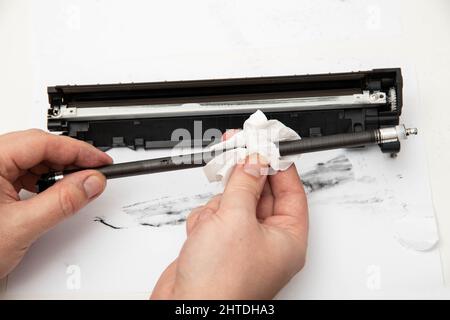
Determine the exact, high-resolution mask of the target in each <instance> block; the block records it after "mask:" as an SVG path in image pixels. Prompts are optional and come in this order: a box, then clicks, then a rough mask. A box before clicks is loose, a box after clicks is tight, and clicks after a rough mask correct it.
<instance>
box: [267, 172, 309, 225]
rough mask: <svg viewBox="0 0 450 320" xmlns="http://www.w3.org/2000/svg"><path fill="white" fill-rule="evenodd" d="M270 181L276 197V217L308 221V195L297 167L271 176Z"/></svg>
mask: <svg viewBox="0 0 450 320" xmlns="http://www.w3.org/2000/svg"><path fill="white" fill-rule="evenodd" d="M269 181H270V186H271V187H272V193H273V196H274V215H286V216H292V217H295V218H299V219H302V220H306V219H307V213H308V210H307V209H308V208H307V200H306V194H305V189H304V188H303V184H302V182H301V180H300V177H299V175H298V172H297V169H296V167H295V165H292V166H291V167H290V168H289V169H287V170H286V171H279V172H277V174H275V175H272V176H270V177H269Z"/></svg>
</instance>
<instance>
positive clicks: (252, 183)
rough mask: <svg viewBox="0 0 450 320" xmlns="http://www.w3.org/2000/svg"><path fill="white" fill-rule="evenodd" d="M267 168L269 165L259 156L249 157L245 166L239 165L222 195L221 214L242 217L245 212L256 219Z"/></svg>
mask: <svg viewBox="0 0 450 320" xmlns="http://www.w3.org/2000/svg"><path fill="white" fill-rule="evenodd" d="M267 168H268V167H267V163H266V162H265V161H264V160H263V159H262V158H261V157H259V156H257V155H252V156H249V157H248V158H247V159H246V161H245V163H244V164H237V165H236V167H235V168H234V170H233V172H232V174H231V176H230V179H229V180H228V183H227V185H226V187H225V191H224V193H223V195H222V199H221V202H220V210H219V213H221V212H222V213H224V214H228V213H232V214H233V213H235V214H239V215H242V212H245V213H246V214H249V215H254V216H255V217H256V207H257V205H258V201H259V198H260V196H261V192H262V190H263V188H264V183H265V182H266V177H267V176H266V173H267Z"/></svg>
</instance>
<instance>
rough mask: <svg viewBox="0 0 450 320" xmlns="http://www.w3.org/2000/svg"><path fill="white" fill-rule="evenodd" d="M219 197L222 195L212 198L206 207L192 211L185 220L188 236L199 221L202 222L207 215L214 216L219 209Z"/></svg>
mask: <svg viewBox="0 0 450 320" xmlns="http://www.w3.org/2000/svg"><path fill="white" fill-rule="evenodd" d="M221 197H222V195H221V194H218V195H216V196H214V197H212V198H211V199H210V200H209V201H208V203H207V204H206V205H204V206H201V207H198V208H195V209H193V210H192V212H191V213H190V214H189V216H188V218H187V220H186V233H187V235H188V236H189V235H190V234H191V232H192V230H194V229H195V227H196V226H197V224H198V222H199V221H202V220H204V219H205V218H207V217H208V215H209V214H214V213H215V212H216V211H217V210H218V209H219V205H220V199H221Z"/></svg>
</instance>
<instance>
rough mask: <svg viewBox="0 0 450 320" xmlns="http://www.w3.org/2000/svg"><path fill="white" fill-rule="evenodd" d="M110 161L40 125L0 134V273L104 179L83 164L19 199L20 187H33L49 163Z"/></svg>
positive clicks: (94, 194)
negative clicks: (61, 178)
mask: <svg viewBox="0 0 450 320" xmlns="http://www.w3.org/2000/svg"><path fill="white" fill-rule="evenodd" d="M110 163H112V159H111V158H110V157H109V156H108V155H107V154H105V153H103V152H101V151H100V150H97V149H96V148H95V147H93V146H91V145H89V144H87V143H85V142H82V141H78V140H75V139H72V138H68V137H61V136H55V135H51V134H49V133H45V132H44V131H41V130H35V129H33V130H27V131H21V132H14V133H9V134H5V135H0V279H1V278H3V277H5V276H6V275H7V274H8V273H9V272H11V270H12V269H13V268H14V267H15V266H17V264H18V263H19V262H20V260H21V259H22V258H23V256H24V254H25V253H26V251H27V250H28V248H29V247H30V245H31V244H32V243H33V242H34V241H35V240H36V239H37V238H38V237H39V236H40V235H42V234H43V233H44V232H46V231H48V230H49V229H50V228H52V227H53V226H55V225H56V224H57V223H58V222H60V221H61V220H63V219H64V218H66V217H69V216H71V215H72V214H73V213H75V212H76V211H78V210H79V209H81V208H82V207H83V206H85V205H86V204H87V203H88V202H89V201H91V200H92V199H94V198H96V197H97V196H98V195H99V194H100V193H101V192H102V191H103V190H104V188H105V185H106V179H105V177H104V176H103V175H102V174H101V173H99V172H98V171H95V170H83V171H80V172H76V173H73V174H71V175H69V176H68V177H66V178H64V179H63V180H61V181H59V182H58V183H56V184H55V185H54V186H52V187H50V188H49V189H47V190H46V191H44V192H42V193H41V194H39V195H37V196H35V197H32V198H30V199H28V200H22V201H21V200H20V198H19V192H20V190H21V189H26V190H29V191H32V192H34V189H35V184H36V181H37V179H38V177H39V176H40V175H41V174H44V173H47V172H48V171H49V170H50V169H52V170H62V169H64V168H65V167H67V166H76V167H97V166H101V165H107V164H110Z"/></svg>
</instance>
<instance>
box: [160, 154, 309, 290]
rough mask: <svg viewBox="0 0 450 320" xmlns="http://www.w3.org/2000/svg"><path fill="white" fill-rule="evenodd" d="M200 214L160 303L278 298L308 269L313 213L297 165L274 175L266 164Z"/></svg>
mask: <svg viewBox="0 0 450 320" xmlns="http://www.w3.org/2000/svg"><path fill="white" fill-rule="evenodd" d="M254 160H255V157H250V158H249V159H247V160H246V163H245V164H239V165H237V166H236V167H235V169H234V171H233V173H232V175H231V177H230V179H229V181H228V184H227V186H226V187H225V191H224V193H223V194H222V195H218V196H215V197H214V198H212V199H211V200H210V201H209V202H208V203H207V204H206V205H204V206H202V207H199V208H197V209H194V210H193V211H192V212H191V214H190V215H189V217H188V220H187V239H186V242H185V243H184V245H183V248H182V249H181V252H180V254H179V256H178V258H177V259H176V260H175V261H174V262H173V263H172V264H171V265H169V267H168V268H167V269H166V270H165V271H164V273H163V274H162V275H161V277H160V279H159V281H158V283H157V284H156V286H155V288H154V290H153V293H152V296H151V298H153V299H271V298H273V297H274V296H275V295H276V294H277V292H278V291H279V290H280V289H281V288H282V287H283V286H284V285H286V283H287V282H288V281H289V280H290V279H291V278H292V277H293V276H294V275H295V274H296V273H297V272H298V271H300V270H301V269H302V267H303V265H304V263H305V255H306V246H307V234H308V207H307V202H306V196H305V191H304V189H303V185H302V183H301V181H300V178H299V176H298V173H297V170H296V168H295V165H292V166H291V167H290V168H289V169H288V170H286V171H283V172H278V173H277V174H275V175H273V176H268V177H267V176H266V175H260V173H261V170H265V169H267V165H265V164H264V163H263V162H262V161H261V160H260V159H259V158H258V157H256V161H254Z"/></svg>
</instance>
